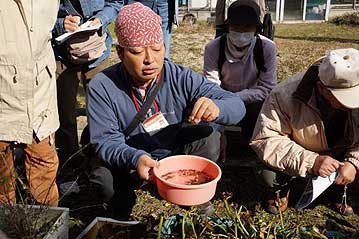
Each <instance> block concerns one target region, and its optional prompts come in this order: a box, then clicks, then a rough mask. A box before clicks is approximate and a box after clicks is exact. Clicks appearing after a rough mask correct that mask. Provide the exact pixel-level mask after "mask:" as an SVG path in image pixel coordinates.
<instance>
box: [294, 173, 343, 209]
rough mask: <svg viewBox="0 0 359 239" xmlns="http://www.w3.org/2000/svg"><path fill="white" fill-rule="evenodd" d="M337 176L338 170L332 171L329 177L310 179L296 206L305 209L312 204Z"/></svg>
mask: <svg viewBox="0 0 359 239" xmlns="http://www.w3.org/2000/svg"><path fill="white" fill-rule="evenodd" d="M336 177H337V172H334V173H332V174H331V175H329V176H328V177H325V178H323V177H320V176H316V177H313V178H312V179H311V180H309V182H308V184H307V186H306V187H305V190H304V192H303V194H302V196H301V197H300V199H299V201H298V203H297V205H296V208H298V209H303V208H305V207H307V206H308V205H309V204H311V203H312V202H313V201H314V200H315V199H316V198H317V197H318V196H319V195H320V194H322V193H323V192H324V191H325V190H326V189H327V188H329V187H330V185H332V184H333V183H334V181H335V178H336Z"/></svg>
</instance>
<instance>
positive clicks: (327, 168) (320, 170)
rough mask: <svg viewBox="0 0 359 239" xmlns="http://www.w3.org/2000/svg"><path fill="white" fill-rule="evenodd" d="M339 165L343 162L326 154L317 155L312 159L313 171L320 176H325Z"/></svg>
mask: <svg viewBox="0 0 359 239" xmlns="http://www.w3.org/2000/svg"><path fill="white" fill-rule="evenodd" d="M341 165H343V163H341V162H339V161H338V160H335V159H333V158H332V157H330V156H328V155H319V156H318V157H317V158H316V159H315V161H314V165H313V173H314V174H315V175H319V176H321V177H327V176H329V175H330V174H332V173H334V172H335V171H337V169H338V168H339V166H341Z"/></svg>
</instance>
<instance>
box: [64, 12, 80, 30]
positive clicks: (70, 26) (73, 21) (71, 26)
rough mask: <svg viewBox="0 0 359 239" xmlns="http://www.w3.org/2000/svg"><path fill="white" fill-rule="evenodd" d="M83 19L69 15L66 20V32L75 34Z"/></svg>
mask: <svg viewBox="0 0 359 239" xmlns="http://www.w3.org/2000/svg"><path fill="white" fill-rule="evenodd" d="M80 20H81V18H80V17H79V16H72V15H68V16H66V17H65V19H64V28H65V31H66V32H75V31H77V29H78V28H79V24H80Z"/></svg>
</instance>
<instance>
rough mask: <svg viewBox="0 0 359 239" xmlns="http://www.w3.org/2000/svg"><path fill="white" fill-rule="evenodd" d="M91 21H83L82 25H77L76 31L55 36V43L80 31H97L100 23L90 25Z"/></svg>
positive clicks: (60, 42)
mask: <svg viewBox="0 0 359 239" xmlns="http://www.w3.org/2000/svg"><path fill="white" fill-rule="evenodd" d="M91 22H92V21H87V22H85V23H83V24H82V25H80V26H79V28H78V29H77V31H74V32H66V33H64V34H62V35H61V36H58V37H56V38H55V41H56V43H57V44H62V43H63V42H64V41H66V40H67V39H69V38H70V37H71V36H73V35H75V34H78V33H80V32H90V31H97V30H99V29H100V28H101V26H102V24H99V25H95V26H91V25H90V24H91Z"/></svg>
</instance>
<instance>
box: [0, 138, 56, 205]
mask: <svg viewBox="0 0 359 239" xmlns="http://www.w3.org/2000/svg"><path fill="white" fill-rule="evenodd" d="M53 139H54V137H53V136H49V137H47V138H45V139H43V140H42V141H40V142H38V141H37V140H36V139H33V142H32V144H28V145H24V144H20V145H17V146H16V148H17V149H22V150H23V152H24V155H25V157H21V158H15V159H14V152H15V147H14V145H13V144H11V143H10V142H4V141H0V203H11V204H12V203H15V201H16V196H15V180H16V177H18V176H17V173H16V170H15V166H14V160H15V161H17V160H23V159H25V162H24V163H25V167H24V169H25V174H26V179H27V182H28V186H29V189H30V193H31V195H32V197H33V198H34V199H35V200H36V201H37V202H38V203H41V204H46V205H50V206H57V204H58V199H59V194H58V190H57V185H56V174H57V168H58V164H59V162H58V157H57V153H56V148H55V144H54V142H53V141H54V140H53ZM15 155H17V154H16V153H15ZM15 157H16V156H15ZM17 163H18V162H16V164H17ZM20 163H21V162H20Z"/></svg>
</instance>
